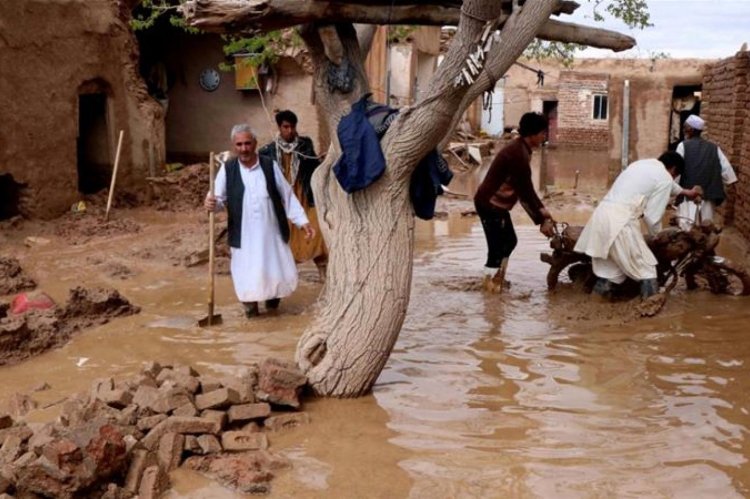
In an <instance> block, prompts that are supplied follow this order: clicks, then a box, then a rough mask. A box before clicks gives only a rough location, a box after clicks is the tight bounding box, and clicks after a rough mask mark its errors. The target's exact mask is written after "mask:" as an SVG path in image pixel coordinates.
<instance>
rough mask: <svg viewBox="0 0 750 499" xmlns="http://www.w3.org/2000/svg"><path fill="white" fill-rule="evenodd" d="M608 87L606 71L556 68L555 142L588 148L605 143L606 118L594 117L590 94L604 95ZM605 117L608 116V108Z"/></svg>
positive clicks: (606, 143) (592, 98) (602, 145)
mask: <svg viewBox="0 0 750 499" xmlns="http://www.w3.org/2000/svg"><path fill="white" fill-rule="evenodd" d="M608 89H609V76H608V75H606V74H602V73H584V72H580V71H561V72H560V83H559V91H558V94H557V95H558V116H559V121H558V128H557V138H558V143H560V144H571V145H577V146H582V147H586V148H589V149H605V148H607V147H608V145H609V119H603V120H599V119H594V96H595V95H607V94H608ZM608 111H609V110H608ZM607 117H609V112H608V114H607Z"/></svg>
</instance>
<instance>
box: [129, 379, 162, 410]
mask: <svg viewBox="0 0 750 499" xmlns="http://www.w3.org/2000/svg"><path fill="white" fill-rule="evenodd" d="M161 396H162V394H161V392H159V389H158V388H154V387H153V386H148V385H141V386H139V387H138V389H137V390H136V391H135V395H133V403H134V404H136V405H137V406H138V407H144V408H149V409H150V408H151V407H153V406H154V404H155V403H156V401H157V400H158V399H159V397H161Z"/></svg>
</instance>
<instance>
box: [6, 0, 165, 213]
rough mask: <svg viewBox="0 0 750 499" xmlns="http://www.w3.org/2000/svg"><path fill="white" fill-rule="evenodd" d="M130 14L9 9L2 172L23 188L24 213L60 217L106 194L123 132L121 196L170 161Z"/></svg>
mask: <svg viewBox="0 0 750 499" xmlns="http://www.w3.org/2000/svg"><path fill="white" fill-rule="evenodd" d="M129 16H130V14H129V8H128V6H127V5H125V4H123V3H122V2H116V1H114V0H54V1H52V0H24V1H23V2H0V122H2V123H3V126H2V128H0V173H4V174H8V173H9V174H11V175H12V177H13V179H14V181H15V182H17V183H19V184H20V185H23V186H24V190H25V192H24V194H25V195H24V196H23V197H20V198H19V204H20V206H18V207H17V211H18V212H19V213H21V214H23V215H25V216H38V217H44V218H51V217H54V216H57V215H60V214H61V213H62V212H64V211H65V210H67V209H69V207H70V206H71V204H72V203H73V202H75V201H76V200H77V199H78V197H79V192H83V193H93V192H96V191H97V190H99V189H102V188H106V187H107V186H108V182H109V178H110V172H111V168H112V163H113V160H114V156H115V149H116V145H117V136H118V133H119V131H120V130H124V131H125V135H124V141H123V148H122V154H121V158H120V167H119V172H118V178H117V185H118V189H119V188H122V189H125V190H127V189H130V190H133V191H136V190H142V187H143V185H144V184H145V177H146V176H147V175H148V171H149V168H153V165H154V164H158V163H160V162H162V161H163V159H164V112H163V110H162V108H161V106H160V105H159V104H158V103H157V102H156V101H154V100H153V99H151V98H150V97H149V96H148V94H147V91H146V87H145V84H144V83H143V81H142V79H141V77H140V75H139V74H138V53H137V44H136V41H135V38H134V36H133V34H132V32H131V30H130V28H129V27H128V24H127V19H128V18H129ZM11 208H12V207H11ZM11 211H12V210H11Z"/></svg>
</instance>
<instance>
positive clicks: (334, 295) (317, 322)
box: [296, 24, 414, 397]
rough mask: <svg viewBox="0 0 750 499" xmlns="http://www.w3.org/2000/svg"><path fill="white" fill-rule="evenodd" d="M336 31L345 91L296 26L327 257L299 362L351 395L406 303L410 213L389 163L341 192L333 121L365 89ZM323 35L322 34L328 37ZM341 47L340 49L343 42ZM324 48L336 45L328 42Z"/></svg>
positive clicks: (328, 387) (364, 384)
mask: <svg viewBox="0 0 750 499" xmlns="http://www.w3.org/2000/svg"><path fill="white" fill-rule="evenodd" d="M336 30H337V33H338V36H339V40H340V41H341V47H343V53H344V57H346V58H347V60H348V61H349V63H350V64H352V65H354V67H355V68H356V72H357V83H356V87H355V89H354V91H352V92H351V93H350V94H346V95H343V94H341V93H338V92H331V91H330V89H329V88H328V85H327V83H326V71H327V69H328V67H329V65H330V64H331V62H330V60H329V59H328V58H327V57H325V53H326V50H325V47H324V42H323V40H321V37H320V32H319V31H318V30H316V29H315V28H314V27H311V26H308V27H306V28H305V29H304V30H303V31H302V35H303V38H304V39H305V42H306V43H307V44H308V48H309V49H310V53H311V56H312V57H313V61H314V64H315V68H316V71H315V76H314V85H315V86H316V96H317V105H318V106H319V108H321V109H322V110H323V113H321V114H322V115H325V116H326V117H327V118H328V127H329V130H331V147H330V149H329V153H328V155H327V157H326V161H325V162H324V163H323V164H322V165H320V167H318V169H317V171H316V173H315V175H314V176H313V190H314V192H315V201H316V207H317V210H318V218H319V221H320V226H321V230H322V231H323V235H324V237H325V240H326V243H327V244H328V247H329V250H330V254H331V259H330V261H329V264H328V279H327V282H326V285H325V288H324V289H323V292H322V296H321V307H320V312H319V314H318V315H317V316H316V318H315V319H314V320H313V323H312V324H311V325H310V326H309V327H308V328H307V330H306V331H305V332H304V334H303V335H302V337H301V338H300V341H299V344H298V348H297V356H296V360H297V363H298V364H299V365H300V367H301V369H302V370H303V371H304V372H305V373H306V374H307V376H308V378H309V382H310V385H311V386H312V387H313V389H314V390H315V391H316V392H317V393H319V394H324V395H329V396H335V397H354V396H359V395H362V394H364V393H366V392H367V391H368V390H369V389H370V387H372V385H373V383H374V382H375V379H376V378H377V376H378V375H379V374H380V371H381V370H382V369H383V366H384V365H385V362H386V361H387V359H388V355H389V354H390V352H391V350H392V348H393V345H394V343H395V341H396V338H397V337H398V331H400V329H401V325H402V324H403V321H404V317H405V315H406V307H407V305H408V302H409V291H410V287H411V270H412V264H411V260H412V248H413V240H414V237H413V231H414V219H413V215H412V212H411V206H410V204H409V199H408V183H407V182H403V181H396V180H395V179H394V178H393V176H392V175H391V172H390V169H387V170H386V173H385V174H384V176H383V177H382V178H381V179H379V180H378V181H377V182H376V183H375V184H373V185H372V186H370V187H368V188H367V189H365V190H363V191H360V192H356V193H354V194H352V195H348V194H346V193H345V192H344V191H343V190H342V189H341V187H340V186H339V184H338V181H337V180H336V178H335V176H334V174H333V171H332V166H333V164H334V163H335V161H336V160H337V159H338V158H339V156H340V148H339V145H338V140H337V139H336V134H335V130H336V125H337V124H338V121H339V120H340V118H341V117H342V116H343V115H345V114H347V113H348V112H349V110H350V106H351V104H352V103H353V102H354V101H355V100H357V99H358V98H359V97H360V96H361V95H363V94H364V93H366V92H367V91H368V87H367V79H366V77H365V74H364V71H363V67H362V62H363V55H362V54H361V53H360V49H359V45H358V44H357V39H356V33H355V31H354V29H353V27H352V26H351V25H349V24H340V25H337V26H336ZM328 38H329V37H328V36H324V39H326V40H327V41H326V44H328V43H329V42H328ZM341 47H339V48H341ZM328 52H329V53H331V52H337V51H336V49H335V48H334V49H331V48H330V47H329V50H328Z"/></svg>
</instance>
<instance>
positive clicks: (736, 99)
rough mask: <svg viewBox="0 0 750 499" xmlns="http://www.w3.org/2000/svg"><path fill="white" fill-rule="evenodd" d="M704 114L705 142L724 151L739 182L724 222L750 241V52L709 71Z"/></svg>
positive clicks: (704, 86)
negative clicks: (710, 142)
mask: <svg viewBox="0 0 750 499" xmlns="http://www.w3.org/2000/svg"><path fill="white" fill-rule="evenodd" d="M701 114H702V115H703V118H705V120H706V132H705V134H704V136H705V138H706V139H708V140H710V141H712V142H715V143H716V144H718V145H719V147H721V150H722V151H723V152H724V154H726V156H727V158H728V159H729V161H730V163H732V166H733V167H734V170H735V172H736V173H737V178H738V179H739V181H738V182H737V184H735V186H734V187H733V188H732V189H731V190H730V192H731V191H732V190H733V192H732V195H730V197H729V199H728V200H727V202H725V203H724V207H723V211H724V222H725V223H726V224H730V223H731V224H732V225H734V226H735V227H737V229H738V230H739V231H740V233H742V235H743V236H744V237H745V238H746V239H750V52H747V51H742V52H738V53H737V54H736V55H735V56H733V57H729V58H727V59H723V60H721V61H718V62H716V63H714V64H711V65H710V66H708V67H707V68H706V72H705V74H704V78H703V108H702V111H701Z"/></svg>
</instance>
